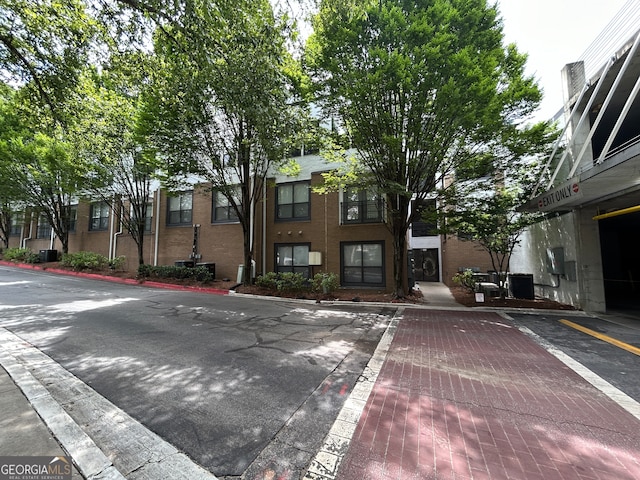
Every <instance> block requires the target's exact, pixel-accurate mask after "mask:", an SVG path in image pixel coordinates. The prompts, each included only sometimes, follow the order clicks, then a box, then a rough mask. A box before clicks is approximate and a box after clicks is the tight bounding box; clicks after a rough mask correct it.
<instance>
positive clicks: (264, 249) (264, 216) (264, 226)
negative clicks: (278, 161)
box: [262, 181, 267, 275]
mask: <svg viewBox="0 0 640 480" xmlns="http://www.w3.org/2000/svg"><path fill="white" fill-rule="evenodd" d="M266 183H267V182H265V181H263V182H262V274H263V275H265V274H266V273H267V185H266Z"/></svg>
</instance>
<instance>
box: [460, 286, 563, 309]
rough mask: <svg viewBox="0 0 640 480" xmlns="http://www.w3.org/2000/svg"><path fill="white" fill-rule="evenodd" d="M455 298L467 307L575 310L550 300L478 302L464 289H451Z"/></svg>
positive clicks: (521, 299)
mask: <svg viewBox="0 0 640 480" xmlns="http://www.w3.org/2000/svg"><path fill="white" fill-rule="evenodd" d="M450 290H451V293H452V294H453V298H455V299H456V302H458V303H459V304H461V305H464V306H465V307H498V308H535V309H547V310H575V307H573V306H572V305H566V304H564V303H560V302H556V301H554V300H549V299H548V298H534V299H533V300H529V299H526V298H513V297H507V298H498V297H485V301H484V302H483V303H478V302H476V298H475V293H474V292H470V291H469V290H467V289H466V288H464V287H460V286H455V287H450Z"/></svg>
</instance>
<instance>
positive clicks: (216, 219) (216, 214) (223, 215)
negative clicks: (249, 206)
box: [211, 191, 240, 223]
mask: <svg viewBox="0 0 640 480" xmlns="http://www.w3.org/2000/svg"><path fill="white" fill-rule="evenodd" d="M237 198H238V197H237V196H236V202H237V203H238V204H239V203H240V202H238V201H237ZM212 201H213V204H212V206H211V211H212V213H213V215H212V217H213V218H212V219H211V221H212V222H213V223H225V222H237V221H238V214H237V213H236V211H235V210H234V208H233V206H231V202H229V199H228V198H227V197H225V196H224V195H223V194H222V192H216V191H214V192H213V195H212Z"/></svg>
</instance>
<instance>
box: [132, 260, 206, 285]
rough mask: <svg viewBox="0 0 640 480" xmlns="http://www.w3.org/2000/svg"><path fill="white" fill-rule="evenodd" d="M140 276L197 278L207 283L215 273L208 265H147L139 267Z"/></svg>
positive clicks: (179, 278)
mask: <svg viewBox="0 0 640 480" xmlns="http://www.w3.org/2000/svg"><path fill="white" fill-rule="evenodd" d="M138 278H141V279H143V278H149V279H153V278H157V279H164V278H172V279H178V280H196V281H198V282H203V283H207V282H210V281H212V280H213V275H212V274H211V272H210V271H209V269H208V268H207V267H184V266H175V265H157V266H153V265H147V264H143V265H140V266H139V267H138Z"/></svg>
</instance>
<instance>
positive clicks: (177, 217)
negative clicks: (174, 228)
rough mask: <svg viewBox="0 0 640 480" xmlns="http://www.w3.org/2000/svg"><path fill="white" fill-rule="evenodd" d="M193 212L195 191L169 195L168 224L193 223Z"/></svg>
mask: <svg viewBox="0 0 640 480" xmlns="http://www.w3.org/2000/svg"><path fill="white" fill-rule="evenodd" d="M192 213H193V192H183V193H181V194H179V195H178V196H176V197H169V205H168V212H167V225H191V224H192Z"/></svg>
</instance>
